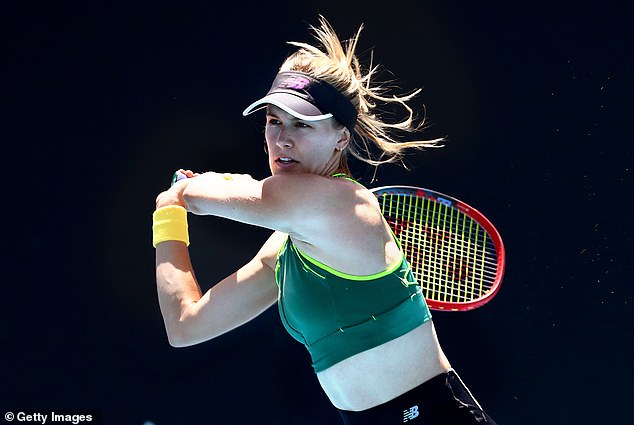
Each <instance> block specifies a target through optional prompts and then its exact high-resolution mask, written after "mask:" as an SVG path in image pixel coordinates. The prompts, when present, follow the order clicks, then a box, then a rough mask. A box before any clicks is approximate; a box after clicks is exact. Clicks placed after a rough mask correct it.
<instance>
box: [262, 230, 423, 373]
mask: <svg viewBox="0 0 634 425" xmlns="http://www.w3.org/2000/svg"><path fill="white" fill-rule="evenodd" d="M275 277H276V280H277V284H278V286H279V292H280V293H279V302H278V308H279V312H280V317H281V319H282V323H283V324H284V327H285V328H286V330H287V331H288V332H289V333H290V334H291V336H293V338H295V339H296V340H298V341H299V342H301V343H303V344H304V345H305V346H306V348H307V349H308V351H309V353H310V356H311V358H312V364H313V368H314V370H315V372H320V371H322V370H325V369H327V368H329V367H330V366H332V365H334V364H335V363H338V362H340V361H342V360H344V359H346V358H348V357H351V356H353V355H355V354H357V353H360V352H362V351H365V350H369V349H371V348H374V347H376V346H378V345H381V344H383V343H385V342H387V341H390V340H392V339H394V338H397V337H399V336H401V335H404V334H406V333H407V332H409V331H411V330H412V329H414V328H416V327H418V326H419V325H421V324H423V323H425V322H426V321H428V320H430V319H431V314H430V312H429V308H428V307H427V303H426V302H425V299H424V297H423V295H422V293H421V289H420V286H419V285H418V283H417V282H416V279H415V278H414V276H413V275H412V271H411V268H410V265H409V263H408V262H407V260H406V259H405V258H404V257H403V258H402V260H401V261H399V262H397V263H396V264H394V265H393V266H391V267H389V268H388V269H387V270H385V271H383V272H381V273H377V274H374V275H369V276H353V275H349V274H345V273H341V272H338V271H336V270H333V269H332V268H330V267H328V266H326V265H324V264H322V263H320V262H318V261H317V260H315V259H312V258H310V257H308V256H307V255H306V254H304V253H302V252H300V251H299V249H298V248H297V247H296V246H295V245H294V244H293V242H292V241H291V239H290V237H289V238H287V240H286V243H285V244H284V245H283V246H282V248H281V249H280V252H279V254H278V257H277V264H276V269H275Z"/></svg>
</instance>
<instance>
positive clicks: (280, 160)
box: [275, 156, 298, 166]
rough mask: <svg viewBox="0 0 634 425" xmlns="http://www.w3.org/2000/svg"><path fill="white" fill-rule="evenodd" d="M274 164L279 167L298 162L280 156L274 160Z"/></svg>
mask: <svg viewBox="0 0 634 425" xmlns="http://www.w3.org/2000/svg"><path fill="white" fill-rule="evenodd" d="M275 162H276V163H277V164H279V165H281V166H285V165H291V164H297V163H298V161H295V160H294V159H293V158H289V157H287V156H281V157H279V158H277V159H276V160H275Z"/></svg>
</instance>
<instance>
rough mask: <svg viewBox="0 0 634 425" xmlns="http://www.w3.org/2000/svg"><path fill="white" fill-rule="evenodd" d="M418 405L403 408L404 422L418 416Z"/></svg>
mask: <svg viewBox="0 0 634 425" xmlns="http://www.w3.org/2000/svg"><path fill="white" fill-rule="evenodd" d="M418 414H419V413H418V406H413V407H410V408H409V409H405V410H403V423H405V422H407V421H411V420H412V419H414V418H417V417H418Z"/></svg>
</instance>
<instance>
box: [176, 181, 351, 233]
mask: <svg viewBox="0 0 634 425" xmlns="http://www.w3.org/2000/svg"><path fill="white" fill-rule="evenodd" d="M232 176H235V175H232ZM189 180H190V181H188V182H187V186H186V187H185V189H184V191H183V198H184V200H185V202H186V203H187V208H188V210H190V211H191V212H193V213H195V214H210V215H216V216H220V217H225V218H229V219H232V220H236V221H241V222H244V223H247V224H252V225H257V226H261V227H266V228H269V229H273V230H278V231H281V232H283V233H287V234H292V235H295V236H298V237H299V238H300V239H311V235H312V234H314V233H319V232H321V231H323V229H324V228H328V227H327V226H325V225H324V224H326V222H327V221H328V220H330V219H332V218H333V217H336V216H338V215H339V213H340V212H341V211H343V210H348V211H350V208H351V207H354V202H355V201H356V200H357V198H356V197H355V196H349V195H350V194H351V193H350V188H349V186H346V185H341V184H333V182H332V181H331V180H330V179H328V178H325V177H322V176H317V175H311V174H300V175H282V176H271V177H268V178H266V179H264V180H255V179H253V178H251V177H250V176H243V175H238V176H236V177H234V178H232V179H229V180H228V179H225V178H223V175H221V174H217V173H205V174H203V175H201V176H199V177H196V178H193V179H189Z"/></svg>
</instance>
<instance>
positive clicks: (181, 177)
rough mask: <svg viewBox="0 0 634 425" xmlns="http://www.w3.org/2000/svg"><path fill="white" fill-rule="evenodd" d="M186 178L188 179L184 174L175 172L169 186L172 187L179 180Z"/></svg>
mask: <svg viewBox="0 0 634 425" xmlns="http://www.w3.org/2000/svg"><path fill="white" fill-rule="evenodd" d="M186 178H188V177H187V176H186V175H185V174H184V173H181V172H180V171H177V172H175V173H174V175H173V176H172V182H171V183H170V186H174V183H176V182H177V181H179V180H183V179H186Z"/></svg>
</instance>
